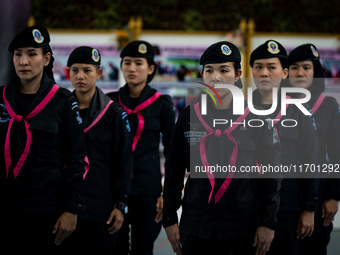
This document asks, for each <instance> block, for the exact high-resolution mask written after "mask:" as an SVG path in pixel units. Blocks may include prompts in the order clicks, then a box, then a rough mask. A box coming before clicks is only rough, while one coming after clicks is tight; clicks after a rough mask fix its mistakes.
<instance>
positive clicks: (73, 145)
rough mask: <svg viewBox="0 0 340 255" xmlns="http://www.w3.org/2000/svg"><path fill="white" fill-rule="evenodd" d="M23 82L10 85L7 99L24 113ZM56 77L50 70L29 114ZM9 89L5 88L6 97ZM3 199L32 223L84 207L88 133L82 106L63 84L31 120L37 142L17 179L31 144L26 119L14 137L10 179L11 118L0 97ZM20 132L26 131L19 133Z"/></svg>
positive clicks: (0, 192)
mask: <svg viewBox="0 0 340 255" xmlns="http://www.w3.org/2000/svg"><path fill="white" fill-rule="evenodd" d="M19 82H20V80H16V81H15V82H14V83H12V84H9V85H8V86H7V87H6V99H7V101H8V102H9V104H10V106H11V108H12V109H13V111H14V112H15V113H17V114H18V107H17V105H18V100H20V96H19V89H18V87H19ZM53 85H54V81H53V80H51V79H49V78H48V77H47V75H46V74H44V76H43V80H42V83H41V86H40V88H39V90H38V92H37V93H36V94H35V96H34V98H33V100H32V101H31V103H30V104H29V105H28V106H27V108H26V110H25V111H24V114H23V118H25V117H26V116H27V115H28V114H29V113H30V112H32V110H33V109H34V108H35V107H36V106H37V105H38V104H39V103H40V102H41V101H42V100H43V99H44V98H45V97H46V95H47V93H48V92H49V91H50V90H51V88H52V86H53ZM3 89H4V87H1V88H0V92H1V95H2V92H3ZM0 106H1V108H0V109H1V111H2V112H1V113H0V116H1V117H0V119H1V120H0V200H1V201H2V202H1V203H2V206H4V208H7V209H8V211H7V212H9V213H12V214H13V215H16V217H19V218H21V219H27V221H36V220H37V219H38V220H41V219H42V218H44V217H47V218H48V219H49V221H51V222H54V223H55V221H56V220H57V218H58V217H59V216H60V213H61V212H63V211H68V212H72V213H78V212H79V211H81V210H82V208H83V206H82V202H81V198H80V191H81V183H82V176H83V173H84V156H85V136H84V133H83V131H82V125H81V124H82V120H81V118H80V116H79V108H78V104H77V102H76V101H75V98H74V97H73V96H72V94H71V93H70V91H68V90H67V89H63V88H59V89H58V90H57V92H56V93H55V94H54V96H53V97H52V99H51V100H50V101H49V102H48V103H47V105H46V106H45V107H44V108H43V109H42V110H41V111H40V112H39V113H38V114H37V115H35V116H34V117H32V118H29V119H27V122H28V123H29V129H30V130H31V132H32V142H31V145H30V150H29V152H28V155H27V158H26V160H25V163H24V164H23V166H22V168H21V170H20V172H19V174H18V175H17V177H16V178H15V179H14V176H13V169H14V167H15V165H16V164H17V161H18V159H19V158H20V155H21V154H22V152H23V150H24V147H25V144H26V138H27V135H26V131H25V124H24V120H22V121H20V122H16V121H14V123H13V125H12V129H11V135H10V152H11V158H12V162H11V165H10V169H9V176H8V178H6V170H5V169H6V167H5V158H4V147H5V140H6V133H7V130H8V126H9V121H10V117H9V114H8V112H7V109H6V107H5V104H4V100H3V97H2V96H0ZM18 134H20V135H18Z"/></svg>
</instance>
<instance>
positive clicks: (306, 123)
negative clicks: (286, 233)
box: [253, 90, 320, 213]
mask: <svg viewBox="0 0 340 255" xmlns="http://www.w3.org/2000/svg"><path fill="white" fill-rule="evenodd" d="M278 98H279V99H278V104H277V108H276V110H275V112H274V113H272V114H271V115H270V118H271V119H275V118H276V117H277V116H278V114H279V113H280V111H281V100H280V98H281V94H280V92H279V93H278ZM253 102H254V105H257V106H260V107H263V108H266V109H268V108H269V107H270V106H271V105H270V106H269V105H263V104H262V103H261V97H260V94H259V91H258V90H255V91H254V92H253ZM304 107H306V108H307V110H308V109H309V107H308V105H306V104H304ZM285 119H293V120H296V121H297V125H296V126H295V127H284V126H283V125H282V124H281V123H282V121H283V120H285ZM293 124H294V123H292V122H291V123H289V124H288V122H287V123H286V124H285V125H293ZM275 127H276V129H277V131H278V136H279V139H280V144H281V155H282V164H283V165H284V166H288V167H289V168H291V169H294V166H295V167H297V169H298V170H299V166H300V165H303V164H305V163H306V164H314V165H320V150H319V145H318V144H319V143H318V138H317V133H316V130H315V128H314V126H313V117H312V116H305V115H304V114H303V113H302V112H301V111H300V109H298V108H297V107H296V106H295V105H289V106H288V108H287V112H286V115H285V116H282V117H281V120H280V121H279V122H278V123H277V124H275ZM291 172H293V171H291ZM310 174H311V175H312V174H313V173H310ZM311 177H312V176H311ZM318 183H319V180H318V179H317V178H315V176H313V178H292V176H289V178H285V174H283V180H282V183H281V190H280V199H281V201H280V213H281V212H299V211H301V210H306V209H307V207H308V205H309V203H313V204H314V205H316V203H317V200H318Z"/></svg>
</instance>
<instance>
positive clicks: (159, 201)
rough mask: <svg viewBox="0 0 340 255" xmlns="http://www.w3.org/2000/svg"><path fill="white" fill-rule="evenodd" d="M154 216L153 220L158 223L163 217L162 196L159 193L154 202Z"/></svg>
mask: <svg viewBox="0 0 340 255" xmlns="http://www.w3.org/2000/svg"><path fill="white" fill-rule="evenodd" d="M156 212H157V213H156V217H155V221H156V222H157V223H158V222H160V221H161V220H162V217H163V196H162V195H161V196H160V197H159V198H157V202H156Z"/></svg>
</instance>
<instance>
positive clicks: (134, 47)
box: [120, 41, 157, 82]
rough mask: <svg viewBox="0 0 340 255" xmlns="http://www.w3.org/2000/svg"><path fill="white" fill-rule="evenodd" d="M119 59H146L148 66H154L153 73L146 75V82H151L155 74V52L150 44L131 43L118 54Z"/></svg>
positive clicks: (141, 42)
mask: <svg viewBox="0 0 340 255" xmlns="http://www.w3.org/2000/svg"><path fill="white" fill-rule="evenodd" d="M120 57H121V58H124V57H132V58H147V59H148V63H149V65H154V66H155V71H154V72H153V73H152V74H150V75H148V82H151V80H152V79H153V77H154V76H155V74H156V70H157V64H156V62H155V60H154V57H155V51H154V48H153V47H152V45H151V44H150V43H148V42H146V41H132V42H130V43H129V44H128V45H126V46H125V47H124V49H123V50H122V51H121V52H120ZM122 61H123V60H122ZM121 63H122V62H121Z"/></svg>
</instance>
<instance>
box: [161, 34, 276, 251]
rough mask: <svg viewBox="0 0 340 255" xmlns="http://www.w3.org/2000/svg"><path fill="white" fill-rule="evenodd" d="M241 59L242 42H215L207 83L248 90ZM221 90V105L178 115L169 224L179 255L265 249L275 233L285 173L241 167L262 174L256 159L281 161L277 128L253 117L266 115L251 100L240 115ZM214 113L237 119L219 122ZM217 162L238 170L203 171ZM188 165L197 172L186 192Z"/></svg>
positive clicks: (206, 58) (168, 188)
mask: <svg viewBox="0 0 340 255" xmlns="http://www.w3.org/2000/svg"><path fill="white" fill-rule="evenodd" d="M240 62H241V54H240V52H239V50H238V48H237V47H236V46H235V45H234V44H232V43H230V42H226V41H222V42H218V43H215V44H213V45H211V46H210V47H208V48H207V49H206V51H205V52H204V53H203V55H202V56H201V59H200V64H201V65H203V70H202V72H201V75H202V77H203V81H204V84H206V86H210V87H211V88H212V89H214V87H215V86H216V84H217V85H219V84H233V85H235V86H236V87H238V89H239V90H240V88H241V87H242V82H241V81H240V76H241V74H242V71H241V69H240ZM215 90H216V91H217V93H218V95H219V97H220V98H221V104H220V103H218V104H217V105H216V106H215V105H214V103H213V102H212V100H211V101H209V104H208V108H209V111H208V113H207V114H206V115H203V114H201V111H200V109H201V105H200V104H201V103H202V102H199V103H196V104H195V105H193V106H188V107H186V108H185V109H184V110H183V111H182V112H181V113H180V115H179V117H178V120H177V123H176V126H175V130H174V135H173V138H172V140H171V146H170V151H169V156H168V160H167V163H166V165H165V183H164V209H163V226H164V228H165V231H166V233H167V236H168V239H169V241H170V243H171V245H172V248H173V250H174V252H176V253H177V254H185V255H187V254H233V255H238V254H243V255H246V254H247V255H248V254H249V255H253V254H257V255H262V254H265V253H266V251H267V250H268V249H269V247H270V245H271V241H272V239H273V237H274V229H275V226H276V213H277V210H278V208H279V193H278V191H279V188H280V179H278V178H269V177H268V178H256V179H255V178H252V176H250V175H248V174H247V173H242V172H240V170H241V169H242V168H243V167H255V169H256V172H255V173H253V176H254V177H260V176H259V173H258V172H257V171H258V169H257V168H256V162H258V163H259V164H263V165H271V166H273V167H274V166H278V165H279V164H280V158H281V155H280V151H279V143H275V142H274V141H273V139H272V137H273V134H274V133H273V132H274V129H273V128H270V127H269V128H268V127H267V125H264V126H262V127H258V128H251V127H250V126H249V125H247V124H245V123H248V121H249V120H251V119H253V118H256V119H259V117H258V116H254V115H253V114H251V113H249V109H248V107H246V109H245V112H244V114H242V115H236V114H233V110H234V108H233V104H232V101H233V96H232V93H231V92H230V90H229V89H226V88H216V89H215ZM216 101H217V100H216ZM245 103H246V102H245ZM213 119H227V120H228V121H229V122H228V123H224V125H218V126H215V127H214V125H213ZM231 122H233V124H231ZM220 128H221V129H220ZM211 146H212V147H211ZM216 164H219V165H220V166H224V167H228V166H229V167H232V168H234V169H235V173H233V172H232V171H229V173H228V172H227V173H225V174H223V173H222V175H221V174H220V173H214V174H208V175H207V173H205V172H202V173H199V172H197V171H196V168H197V167H198V168H200V169H201V166H208V167H209V166H215V165H216ZM253 169H254V168H253ZM186 170H187V171H190V175H189V177H188V180H187V182H186V185H185V190H184V197H183V199H182V189H183V182H184V176H185V171H186ZM180 206H182V216H181V221H180V224H179V221H178V217H177V210H178V209H179V208H180ZM254 246H256V248H254Z"/></svg>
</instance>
